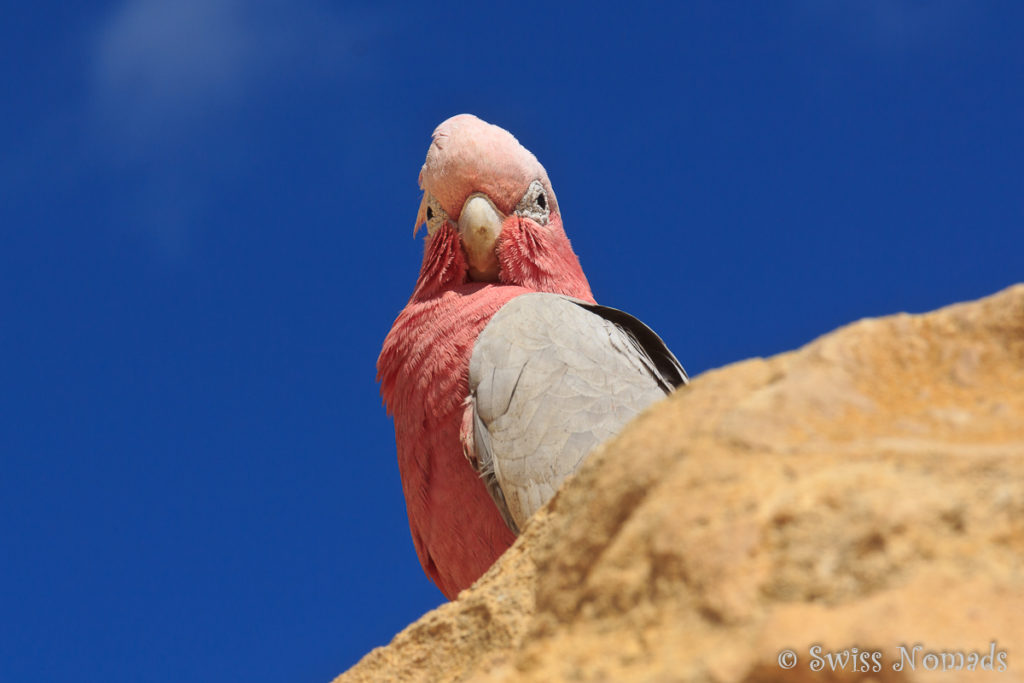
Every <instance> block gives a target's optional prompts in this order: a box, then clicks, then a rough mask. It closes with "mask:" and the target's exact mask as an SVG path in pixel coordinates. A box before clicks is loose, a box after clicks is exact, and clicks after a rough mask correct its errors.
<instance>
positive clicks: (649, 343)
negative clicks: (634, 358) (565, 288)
mask: <svg viewBox="0 0 1024 683" xmlns="http://www.w3.org/2000/svg"><path fill="white" fill-rule="evenodd" d="M572 301H573V303H575V304H576V305H577V306H580V307H581V308H585V309H587V310H588V311H590V312H591V313H594V314H596V315H599V316H601V317H602V318H604V319H605V320H607V321H609V322H611V323H614V324H615V325H618V326H619V328H621V329H622V330H624V331H625V332H626V334H628V335H629V336H630V337H631V338H632V339H633V341H634V342H636V345H637V348H638V349H639V350H640V351H641V352H642V353H643V354H644V355H645V356H647V358H648V360H650V361H651V364H652V365H653V366H654V369H655V370H656V371H657V372H656V375H657V376H656V377H655V379H656V380H657V381H658V383H659V384H660V385H661V387H662V389H664V390H665V393H666V394H668V393H671V392H672V391H673V390H674V389H678V388H679V387H681V386H683V385H685V384H688V383H689V381H690V377H689V376H688V375H687V374H686V370H684V369H683V366H682V364H681V363H680V362H679V359H678V358H676V357H675V354H674V353H672V352H671V351H669V348H668V346H666V345H665V342H664V341H662V339H661V337H659V336H658V335H657V333H656V332H655V331H654V330H652V329H651V328H649V327H647V325H645V324H643V323H642V322H640V321H639V320H637V319H636V318H634V317H633V316H631V315H630V314H629V313H626V312H625V311H620V310H619V309H617V308H611V307H609V306H601V305H599V304H588V303H586V302H583V301H578V300H575V299H574V300H572Z"/></svg>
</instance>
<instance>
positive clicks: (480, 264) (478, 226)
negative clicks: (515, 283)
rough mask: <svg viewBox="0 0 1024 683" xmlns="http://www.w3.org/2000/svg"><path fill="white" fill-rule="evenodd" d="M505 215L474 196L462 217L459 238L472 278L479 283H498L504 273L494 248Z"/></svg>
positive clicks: (484, 199) (467, 204)
mask: <svg viewBox="0 0 1024 683" xmlns="http://www.w3.org/2000/svg"><path fill="white" fill-rule="evenodd" d="M501 224H502V215H501V214H500V213H499V212H498V210H497V209H496V208H494V204H492V203H491V200H490V199H488V198H487V197H486V196H484V195H482V194H475V195H473V196H471V197H470V198H469V199H467V200H466V203H465V204H464V205H463V206H462V213H461V214H459V235H461V236H462V246H463V248H464V249H465V250H466V259H467V260H468V261H469V276H470V277H471V278H472V279H473V280H476V281H477V282H497V280H498V274H499V272H500V270H501V267H500V265H499V264H498V254H497V253H496V250H495V246H496V245H497V243H498V236H499V235H500V234H501Z"/></svg>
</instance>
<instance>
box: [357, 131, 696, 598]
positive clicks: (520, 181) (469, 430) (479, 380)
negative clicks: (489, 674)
mask: <svg viewBox="0 0 1024 683" xmlns="http://www.w3.org/2000/svg"><path fill="white" fill-rule="evenodd" d="M419 187H420V189H421V190H422V191H423V195H422V199H421V201H420V206H419V211H418V213H417V217H416V223H415V226H414V229H413V235H414V237H415V235H416V234H417V232H418V231H419V230H420V229H421V227H422V226H424V225H425V226H426V236H425V238H424V250H423V261H422V264H421V266H420V270H419V274H418V276H417V279H416V283H415V286H414V288H413V292H412V295H411V297H410V298H409V300H408V302H407V303H406V305H405V307H404V308H403V309H402V310H401V312H400V313H399V314H398V316H397V318H396V319H395V322H394V324H393V325H392V327H391V330H390V331H389V332H388V334H387V336H386V338H385V340H384V344H383V348H382V349H381V353H380V356H379V357H378V359H377V379H378V381H379V382H380V388H381V395H382V398H383V400H384V404H385V407H386V410H387V412H388V413H389V414H390V415H391V416H392V418H393V420H394V428H395V442H396V450H397V455H398V465H399V473H400V475H401V481H402V491H403V495H404V497H405V502H406V510H407V513H408V518H409V528H410V532H411V534H412V539H413V544H414V546H415V548H416V553H417V555H418V557H419V560H420V563H421V564H422V566H423V570H424V572H425V573H426V574H427V576H428V577H429V578H430V579H431V580H432V581H433V582H434V583H435V584H436V585H437V586H438V588H439V589H440V590H441V592H442V593H443V594H444V595H445V596H446V597H447V598H448V599H455V597H456V596H457V595H458V594H459V592H461V591H462V590H464V589H466V588H468V587H469V586H470V585H472V584H473V582H474V581H476V579H477V578H479V577H480V576H481V575H482V574H483V573H484V572H486V571H487V569H488V568H490V566H491V565H492V564H493V563H494V562H495V560H496V559H497V558H498V557H499V556H500V555H501V554H502V553H503V552H504V551H505V550H506V549H507V548H508V547H509V546H511V544H512V543H513V542H514V541H515V539H516V537H517V535H518V534H519V533H520V531H521V530H522V529H523V528H524V526H525V525H526V524H527V522H528V520H529V518H530V517H531V515H532V514H533V513H534V512H536V510H538V509H539V508H540V507H541V506H543V505H544V504H545V503H546V502H547V501H548V500H549V499H550V498H551V497H552V496H553V495H554V493H555V492H556V491H557V489H558V488H559V486H560V485H561V484H562V482H563V481H564V480H565V479H566V478H567V477H568V476H569V475H570V474H572V473H573V472H575V471H576V470H577V469H578V468H579V466H580V465H581V464H582V462H583V461H584V460H585V459H586V457H587V455H588V454H589V453H590V452H592V451H593V450H594V448H595V447H596V446H598V445H599V444H600V443H602V442H603V441H605V440H607V439H609V438H611V437H612V436H614V435H615V434H617V433H618V432H619V431H620V430H621V429H622V427H623V426H625V424H626V423H627V422H629V421H630V420H631V419H632V418H633V417H634V416H636V415H637V414H639V413H640V412H641V411H643V410H644V409H645V408H647V407H648V406H649V405H650V404H651V403H653V402H655V401H657V400H659V399H661V398H664V397H665V396H666V395H667V394H669V393H671V392H672V391H674V390H675V389H676V388H678V387H680V386H683V385H685V384H686V383H687V382H688V381H689V378H688V376H687V374H686V371H685V370H684V369H683V367H682V365H681V364H680V362H679V360H678V359H677V358H676V357H675V355H673V354H672V352H671V351H670V350H669V349H668V347H667V346H666V345H665V343H664V342H663V341H662V340H661V338H660V337H658V335H657V334H656V333H654V332H653V331H652V330H651V329H650V328H648V327H647V326H646V325H644V324H643V323H641V322H640V321H639V320H637V319H636V318H634V317H633V316H631V315H629V314H628V313H625V312H623V311H620V310H617V309H614V308H609V307H605V306H601V305H598V304H597V302H596V300H595V299H594V296H593V294H592V292H591V289H590V285H589V283H588V281H587V278H586V276H585V275H584V272H583V268H582V267H581V265H580V262H579V259H578V257H577V256H576V254H575V252H574V251H573V249H572V246H571V244H570V242H569V239H568V237H567V236H566V233H565V230H564V228H563V226H562V218H561V212H560V210H559V206H558V200H557V198H556V197H555V193H554V191H553V189H552V186H551V181H550V180H549V178H548V175H547V172H546V171H545V170H544V167H543V166H542V165H541V164H540V162H539V161H538V160H537V158H536V157H535V156H534V155H533V154H532V153H531V152H529V151H528V150H527V149H526V148H525V147H523V146H522V145H521V144H520V143H519V141H518V140H516V138H515V137H514V136H513V135H512V134H511V133H509V132H508V131H506V130H505V129H503V128H501V127H499V126H496V125H493V124H490V123H487V122H485V121H483V120H482V119H479V118H477V117H476V116H473V115H472V114H459V115H457V116H453V117H451V118H449V119H447V120H446V121H444V122H442V123H441V124H440V125H439V126H437V128H436V129H435V130H434V132H433V136H432V139H431V143H430V145H429V147H428V150H427V156H426V160H425V162H424V164H423V167H422V168H421V170H420V173H419Z"/></svg>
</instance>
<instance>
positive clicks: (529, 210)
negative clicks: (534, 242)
mask: <svg viewBox="0 0 1024 683" xmlns="http://www.w3.org/2000/svg"><path fill="white" fill-rule="evenodd" d="M516 215H518V216H522V217H523V218H530V219H532V220H533V221H535V222H536V223H538V224H540V225H547V224H548V216H550V215H551V207H549V206H548V196H547V191H546V190H545V189H544V185H543V184H542V183H541V182H540V181H539V180H534V181H533V182H532V183H530V187H528V188H527V189H526V193H525V194H524V195H523V198H522V199H520V200H519V204H518V205H517V206H516Z"/></svg>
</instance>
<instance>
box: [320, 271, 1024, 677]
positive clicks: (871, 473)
mask: <svg viewBox="0 0 1024 683" xmlns="http://www.w3.org/2000/svg"><path fill="white" fill-rule="evenodd" d="M815 647H817V648H820V649H818V650H815V649H814V648H815ZM854 648H856V651H854ZM786 650H791V651H792V654H793V655H794V656H795V665H793V666H792V668H785V667H787V666H789V665H790V664H791V663H792V662H793V659H792V658H791V657H790V656H789V654H790V653H788V652H786ZM844 653H845V658H844ZM826 655H831V657H832V658H831V659H829V658H827V657H826ZM841 662H845V663H841ZM972 662H973V663H974V667H972V668H970V669H969V668H968V667H969V666H970V665H971V664H972ZM876 663H877V664H878V666H877V669H878V670H877V671H875V670H874V669H875V668H876ZM819 664H820V665H821V666H820V668H819ZM900 664H902V667H900ZM958 664H962V667H963V668H962V669H959V670H956V668H955V667H956V666H957V665H958ZM988 667H992V668H993V669H995V670H997V671H998V670H999V669H1001V668H1005V669H1006V671H1003V672H999V673H993V672H990V671H988V670H987V668H988ZM869 679H870V680H879V681H895V680H913V681H916V680H920V681H962V680H975V679H977V680H1000V681H1009V680H1024V285H1017V286H1015V287H1012V288H1010V289H1007V290H1005V291H1003V292H1001V293H999V294H996V295H994V296H992V297H989V298H986V299H983V300H981V301H977V302H973V303H967V304H960V305H956V306H950V307H948V308H944V309H942V310H940V311H937V312H934V313H929V314H926V315H904V314H901V315H895V316H891V317H887V318H882V319H870V320H862V321H860V322H856V323H853V324H851V325H848V326H846V327H844V328H841V329H839V330H837V331H835V332H833V333H831V334H828V335H826V336H824V337H821V338H820V339H817V340H815V341H813V342H811V343H810V344H808V345H807V346H805V347H803V348H802V349H799V350H797V351H793V352H791V353H785V354H782V355H780V356H776V357H774V358H770V359H753V360H748V361H743V362H740V363H736V364H734V365H730V366H728V367H725V368H722V369H720V370H715V371H712V372H708V373H705V374H704V375H701V376H700V377H698V378H697V379H696V380H695V381H694V382H693V383H692V384H691V385H690V386H689V387H687V388H685V389H683V390H682V391H679V392H678V393H676V394H675V395H673V396H672V397H670V398H669V399H667V400H665V401H663V402H661V403H660V404H658V405H656V406H654V407H652V409H650V410H649V411H648V412H647V413H645V414H644V415H642V416H641V417H640V418H639V419H637V420H636V421H635V422H633V423H632V424H631V425H630V426H629V428H628V429H627V430H626V431H625V432H624V433H623V434H622V435H621V436H619V437H618V438H617V439H615V440H613V441H611V442H609V443H608V444H606V445H605V446H603V447H602V448H601V449H599V450H598V451H597V452H596V453H594V454H593V455H592V456H591V458H590V460H589V461H588V462H587V464H586V466H585V467H583V468H582V469H581V471H580V472H579V473H578V474H577V475H576V476H575V477H574V478H573V479H571V480H570V481H569V482H568V483H567V485H566V486H564V487H563V489H562V490H561V491H560V492H559V494H558V495H557V496H556V497H555V499H554V500H552V501H551V503H550V504H549V505H548V506H546V507H545V508H544V509H542V510H541V511H540V512H539V513H538V514H537V515H536V516H535V517H534V518H533V519H532V520H531V521H530V523H529V524H528V525H527V527H526V529H525V530H524V533H523V535H522V536H521V537H520V538H519V540H518V541H517V542H516V544H515V545H514V546H513V547H512V548H511V549H510V550H509V551H508V552H507V553H506V554H505V555H504V556H503V557H502V558H501V559H500V560H499V561H498V563H497V564H496V565H495V566H494V567H493V568H492V569H491V570H490V571H489V572H488V573H487V574H486V575H484V576H483V577H482V578H481V579H480V580H479V581H478V582H477V583H476V584H475V585H474V586H473V587H472V588H471V589H470V590H468V591H465V592H463V593H462V594H461V595H460V596H459V599H458V600H456V601H454V602H452V603H450V604H447V605H444V606H442V607H440V608H438V609H436V610H434V611H432V612H430V613H428V614H426V615H425V616H423V617H422V618H421V619H420V620H419V621H417V622H415V623H414V624H412V625H411V626H409V627H408V628H406V629H405V630H404V631H402V632H401V633H399V634H398V635H397V636H396V637H395V638H394V640H393V641H392V642H391V644H390V645H388V646H387V647H384V648H378V649H376V650H374V651H372V652H370V653H369V654H368V655H367V656H366V657H364V658H363V660H362V661H360V662H359V663H358V664H357V665H356V666H355V667H353V668H352V669H351V670H350V671H348V672H347V673H345V674H343V675H342V676H341V677H340V678H338V679H337V682H344V683H349V682H355V681H381V680H425V681H433V680H466V681H505V680H535V681H557V680H609V681H619V680H650V681H813V680H821V681H826V680H827V681H847V680H849V681H854V680H869ZM337 682H336V683H337Z"/></svg>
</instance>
